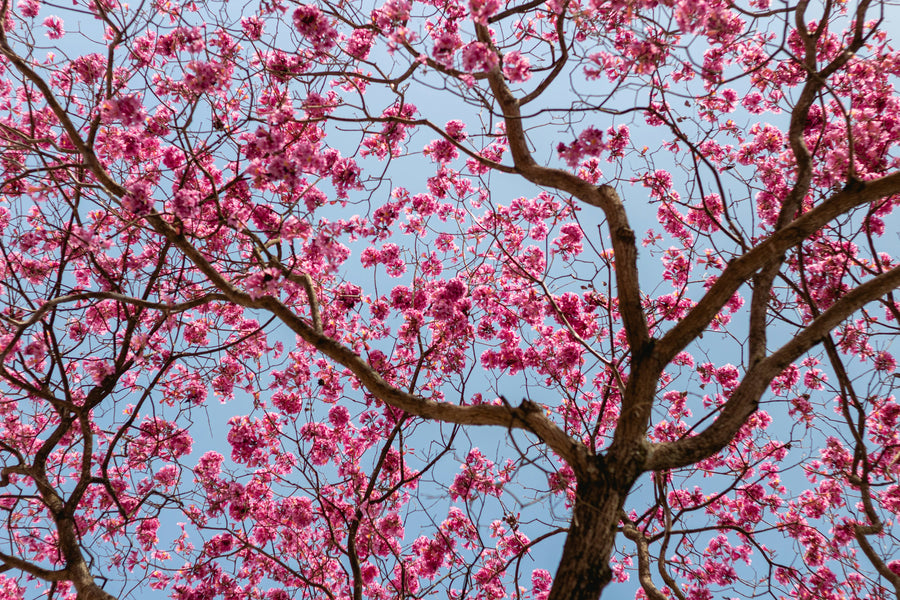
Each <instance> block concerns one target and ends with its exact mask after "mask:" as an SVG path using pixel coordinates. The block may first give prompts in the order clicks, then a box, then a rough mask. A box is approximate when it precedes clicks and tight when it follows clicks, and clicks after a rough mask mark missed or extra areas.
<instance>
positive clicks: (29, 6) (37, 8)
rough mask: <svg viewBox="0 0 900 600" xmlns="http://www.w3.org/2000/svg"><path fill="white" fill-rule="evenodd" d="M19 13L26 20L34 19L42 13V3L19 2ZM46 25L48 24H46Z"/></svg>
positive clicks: (20, 0) (33, 1) (35, 0)
mask: <svg viewBox="0 0 900 600" xmlns="http://www.w3.org/2000/svg"><path fill="white" fill-rule="evenodd" d="M16 8H18V9H19V13H20V14H21V15H22V16H23V17H26V18H34V17H36V16H38V13H39V12H41V3H40V2H39V0H19V3H18V4H16ZM45 24H46V23H45Z"/></svg>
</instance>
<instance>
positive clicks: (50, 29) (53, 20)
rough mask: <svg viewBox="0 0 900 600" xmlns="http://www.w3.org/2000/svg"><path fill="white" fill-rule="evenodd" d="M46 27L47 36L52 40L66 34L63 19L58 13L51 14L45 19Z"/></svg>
mask: <svg viewBox="0 0 900 600" xmlns="http://www.w3.org/2000/svg"><path fill="white" fill-rule="evenodd" d="M44 27H46V28H47V37H48V38H50V39H51V40H58V39H59V38H61V37H63V36H64V35H65V34H66V31H65V29H64V28H63V20H62V19H60V18H59V17H57V16H56V15H51V16H49V17H47V18H46V19H44Z"/></svg>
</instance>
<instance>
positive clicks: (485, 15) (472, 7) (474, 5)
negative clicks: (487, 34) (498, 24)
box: [469, 0, 500, 25]
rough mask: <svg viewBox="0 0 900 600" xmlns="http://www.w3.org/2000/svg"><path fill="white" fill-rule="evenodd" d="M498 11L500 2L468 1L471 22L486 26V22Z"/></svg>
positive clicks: (493, 0) (487, 0)
mask: <svg viewBox="0 0 900 600" xmlns="http://www.w3.org/2000/svg"><path fill="white" fill-rule="evenodd" d="M499 9H500V0H469V12H470V14H471V15H472V20H473V21H475V22H476V23H480V24H482V25H487V20H488V19H489V18H490V17H492V16H493V15H494V13H496V12H497V11H498V10H499Z"/></svg>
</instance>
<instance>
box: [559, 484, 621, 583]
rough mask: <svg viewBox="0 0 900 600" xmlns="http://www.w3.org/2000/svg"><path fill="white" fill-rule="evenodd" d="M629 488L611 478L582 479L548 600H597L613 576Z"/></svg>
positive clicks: (578, 486) (577, 488) (577, 489)
mask: <svg viewBox="0 0 900 600" xmlns="http://www.w3.org/2000/svg"><path fill="white" fill-rule="evenodd" d="M626 495H627V490H625V491H622V490H620V489H618V488H616V487H615V486H614V485H612V484H611V483H609V480H608V478H606V477H600V478H598V479H595V478H593V477H586V478H579V481H578V485H577V487H576V496H575V508H574V510H573V511H572V522H571V524H570V525H569V534H568V535H567V536H566V543H565V545H564V546H563V554H562V559H561V560H560V563H559V568H558V569H557V570H556V576H555V577H554V579H553V587H552V588H551V590H550V596H549V597H548V600H597V599H598V598H599V597H600V593H601V592H602V591H603V588H605V587H606V585H607V584H608V583H609V582H610V580H611V579H612V570H611V569H610V567H609V561H610V558H611V557H612V551H613V546H614V545H615V541H616V525H617V524H618V522H619V511H620V510H621V509H622V504H623V503H624V501H625V496H626Z"/></svg>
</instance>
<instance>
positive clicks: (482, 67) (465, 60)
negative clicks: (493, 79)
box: [462, 42, 500, 73]
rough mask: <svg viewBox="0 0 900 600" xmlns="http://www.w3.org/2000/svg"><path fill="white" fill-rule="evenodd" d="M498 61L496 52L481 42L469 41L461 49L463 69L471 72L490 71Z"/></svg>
mask: <svg viewBox="0 0 900 600" xmlns="http://www.w3.org/2000/svg"><path fill="white" fill-rule="evenodd" d="M499 62H500V59H499V58H498V57H497V53H496V52H494V51H493V50H492V49H491V47H490V46H488V45H487V44H483V43H482V42H471V43H469V44H468V45H466V46H465V47H464V48H463V49H462V66H463V69H465V70H466V71H469V72H472V73H483V72H487V71H490V70H491V69H493V68H494V67H496V66H497V64H498V63H499Z"/></svg>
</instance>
